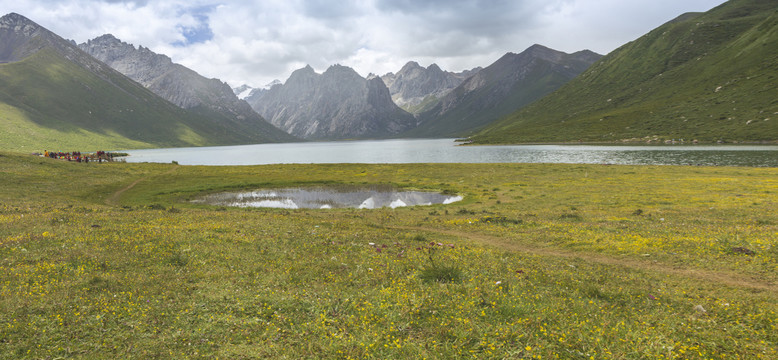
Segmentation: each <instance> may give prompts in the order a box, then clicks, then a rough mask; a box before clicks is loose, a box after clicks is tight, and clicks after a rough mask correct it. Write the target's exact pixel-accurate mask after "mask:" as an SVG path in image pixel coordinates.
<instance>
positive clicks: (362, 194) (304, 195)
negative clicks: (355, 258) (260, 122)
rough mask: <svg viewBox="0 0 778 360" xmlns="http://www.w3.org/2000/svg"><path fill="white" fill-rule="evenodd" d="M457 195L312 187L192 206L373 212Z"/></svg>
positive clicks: (216, 198) (229, 196) (210, 198)
mask: <svg viewBox="0 0 778 360" xmlns="http://www.w3.org/2000/svg"><path fill="white" fill-rule="evenodd" d="M461 200H462V197H461V196H458V195H445V194H440V193H433V192H422V191H399V190H396V189H393V188H391V187H313V188H292V189H273V190H256V191H247V192H232V193H218V194H211V195H206V196H204V197H202V198H200V199H197V200H194V201H193V202H197V203H205V204H210V205H221V206H237V207H267V208H282V209H300V208H305V209H332V208H359V209H376V208H382V207H390V208H392V209H394V208H397V207H404V206H417V205H433V204H451V203H453V202H457V201H461Z"/></svg>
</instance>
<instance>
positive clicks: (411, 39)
mask: <svg viewBox="0 0 778 360" xmlns="http://www.w3.org/2000/svg"><path fill="white" fill-rule="evenodd" d="M722 2H723V0H684V1H683V2H680V1H677V0H650V1H649V0H640V1H638V0H636V1H623V0H521V1H519V0H427V1H418V0H368V1H360V0H348V1H338V2H334V1H329V0H263V1H241V0H213V1H209V0H161V1H122V0H104V1H93V0H42V1H36V2H34V3H33V2H27V1H24V2H18V3H13V4H11V3H8V2H6V3H3V4H0V14H6V13H9V12H17V13H20V14H22V15H24V16H27V17H28V18H30V19H31V20H33V21H35V22H38V23H39V24H41V25H42V26H45V27H47V28H48V29H49V30H52V31H54V32H56V33H57V34H59V35H61V36H63V37H65V38H68V39H73V40H75V41H77V42H79V43H81V42H85V41H87V40H89V39H93V38H95V37H97V36H100V35H102V34H105V33H111V34H113V35H115V36H116V37H117V38H119V39H121V40H123V41H125V42H128V43H131V44H134V45H136V46H138V45H142V46H144V47H148V48H151V49H152V50H153V51H155V52H158V53H162V54H165V55H168V56H170V57H171V58H172V59H173V61H175V62H178V63H181V64H183V65H185V66H187V67H190V68H192V69H193V70H195V71H197V72H199V73H200V74H202V75H204V76H207V77H216V78H220V79H222V80H224V81H227V82H228V83H230V84H231V85H240V84H242V83H249V84H251V85H255V86H259V85H263V84H265V83H267V82H270V81H271V80H273V79H281V80H285V79H286V78H287V77H288V76H289V74H290V73H291V72H292V71H293V70H295V69H298V68H300V67H303V66H305V65H306V64H310V65H311V66H313V67H314V69H316V70H317V71H320V72H321V71H323V70H325V69H326V68H327V67H328V66H329V65H331V64H334V63H340V64H343V65H347V66H351V67H353V68H355V69H356V70H357V71H358V72H359V73H360V74H362V75H367V74H368V73H370V72H373V73H376V74H384V73H386V72H389V71H397V70H399V69H400V68H401V67H402V65H404V64H405V63H406V62H407V61H410V60H414V61H418V62H419V63H420V64H422V65H425V66H426V65H429V64H431V63H433V62H435V63H437V64H438V65H440V66H441V67H442V68H443V69H447V70H453V71H461V70H464V69H469V68H473V67H476V66H487V65H489V64H490V63H492V62H494V61H495V60H497V59H498V58H499V57H500V56H502V55H503V54H504V53H506V52H509V51H512V52H520V51H523V50H524V49H525V48H527V47H529V46H530V45H532V44H534V43H539V44H543V45H546V46H549V47H551V48H555V49H558V50H562V51H567V52H572V51H578V50H582V49H590V50H593V51H597V52H600V53H607V52H609V51H611V50H613V49H614V48H616V47H618V46H620V45H622V44H624V43H626V42H628V41H631V40H633V39H635V38H637V37H639V36H640V35H642V34H644V33H646V32H648V31H650V30H651V29H653V28H655V27H657V26H659V25H661V24H662V23H664V22H666V21H668V20H671V19H672V18H674V17H675V16H677V15H680V14H681V13H683V12H687V11H706V10H708V9H710V8H712V7H713V6H715V5H718V4H720V3H722Z"/></svg>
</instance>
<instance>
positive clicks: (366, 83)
mask: <svg viewBox="0 0 778 360" xmlns="http://www.w3.org/2000/svg"><path fill="white" fill-rule="evenodd" d="M248 101H249V103H250V104H251V106H252V107H253V108H254V109H255V110H256V111H257V112H259V113H260V115H262V116H264V117H265V118H266V119H268V120H269V121H270V122H271V123H272V124H273V125H276V126H277V127H279V128H281V129H283V130H285V131H287V132H288V133H290V134H292V135H296V136H298V137H302V138H305V139H344V138H357V137H386V136H390V135H393V134H397V133H400V132H402V131H404V130H407V129H409V128H410V127H412V126H414V125H415V120H414V119H413V116H411V115H410V114H408V113H406V112H404V111H403V110H402V109H400V108H398V107H397V105H395V104H394V103H393V102H392V99H391V96H390V95H389V90H388V89H387V88H386V85H384V83H383V81H382V80H381V79H380V78H378V77H374V78H372V79H365V78H363V77H361V76H360V75H359V74H358V73H357V72H356V71H355V70H354V69H352V68H350V67H347V66H343V65H332V66H330V67H329V68H328V69H327V70H326V71H325V72H324V73H323V74H321V75H319V74H317V73H315V72H313V69H311V68H310V67H305V68H302V69H298V70H295V71H294V72H293V73H292V75H291V76H290V77H289V79H288V80H287V81H286V83H284V84H283V85H275V86H273V87H272V88H271V89H269V90H267V91H265V92H264V93H262V94H259V95H258V96H251V97H250V98H249V99H248Z"/></svg>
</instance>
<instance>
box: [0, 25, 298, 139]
mask: <svg viewBox="0 0 778 360" xmlns="http://www.w3.org/2000/svg"><path fill="white" fill-rule="evenodd" d="M0 109H1V110H2V111H1V112H0V130H2V131H0V142H1V143H2V146H1V147H2V148H6V149H9V148H10V149H25V148H30V149H38V150H40V149H44V148H49V149H63V150H64V149H73V148H78V149H82V148H84V147H88V148H89V149H99V148H104V149H117V148H137V147H159V146H201V145H219V144H241V143H257V142H268V141H289V140H290V139H293V138H292V137H290V136H289V135H287V134H285V133H283V132H281V131H278V130H277V129H274V128H272V127H269V124H267V123H266V122H264V121H261V122H257V123H252V122H247V121H246V119H241V118H240V117H239V116H238V115H234V116H233V117H231V116H224V115H222V114H218V113H217V112H216V111H214V110H213V109H197V108H192V109H183V108H181V107H178V106H176V105H174V104H172V103H171V102H169V101H166V100H165V99H163V98H161V97H159V96H157V95H156V94H154V93H153V92H151V91H150V90H148V89H146V88H145V87H143V86H142V85H140V84H139V83H137V82H135V81H133V80H131V79H129V78H128V77H126V76H125V75H123V74H121V73H120V72H118V71H116V70H114V69H112V68H111V67H110V66H108V65H106V64H105V63H103V62H101V61H99V60H97V59H95V58H94V57H92V56H90V55H89V54H87V53H86V52H84V51H82V50H81V49H79V48H78V47H77V46H76V44H75V43H73V42H71V41H67V40H65V39H63V38H61V37H60V36H58V35H56V34H54V33H52V32H50V31H48V30H47V29H45V28H43V27H41V26H40V25H38V24H36V23H35V22H33V21H31V20H29V19H27V18H25V17H24V16H22V15H19V14H15V13H11V14H8V15H5V16H3V17H2V18H0Z"/></svg>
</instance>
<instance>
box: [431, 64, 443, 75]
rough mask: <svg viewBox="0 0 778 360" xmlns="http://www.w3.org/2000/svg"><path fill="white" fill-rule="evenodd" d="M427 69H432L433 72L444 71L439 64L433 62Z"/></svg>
mask: <svg viewBox="0 0 778 360" xmlns="http://www.w3.org/2000/svg"><path fill="white" fill-rule="evenodd" d="M427 71H431V72H433V73H442V72H443V69H441V68H440V66H438V64H435V63H432V64H430V66H427Z"/></svg>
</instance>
